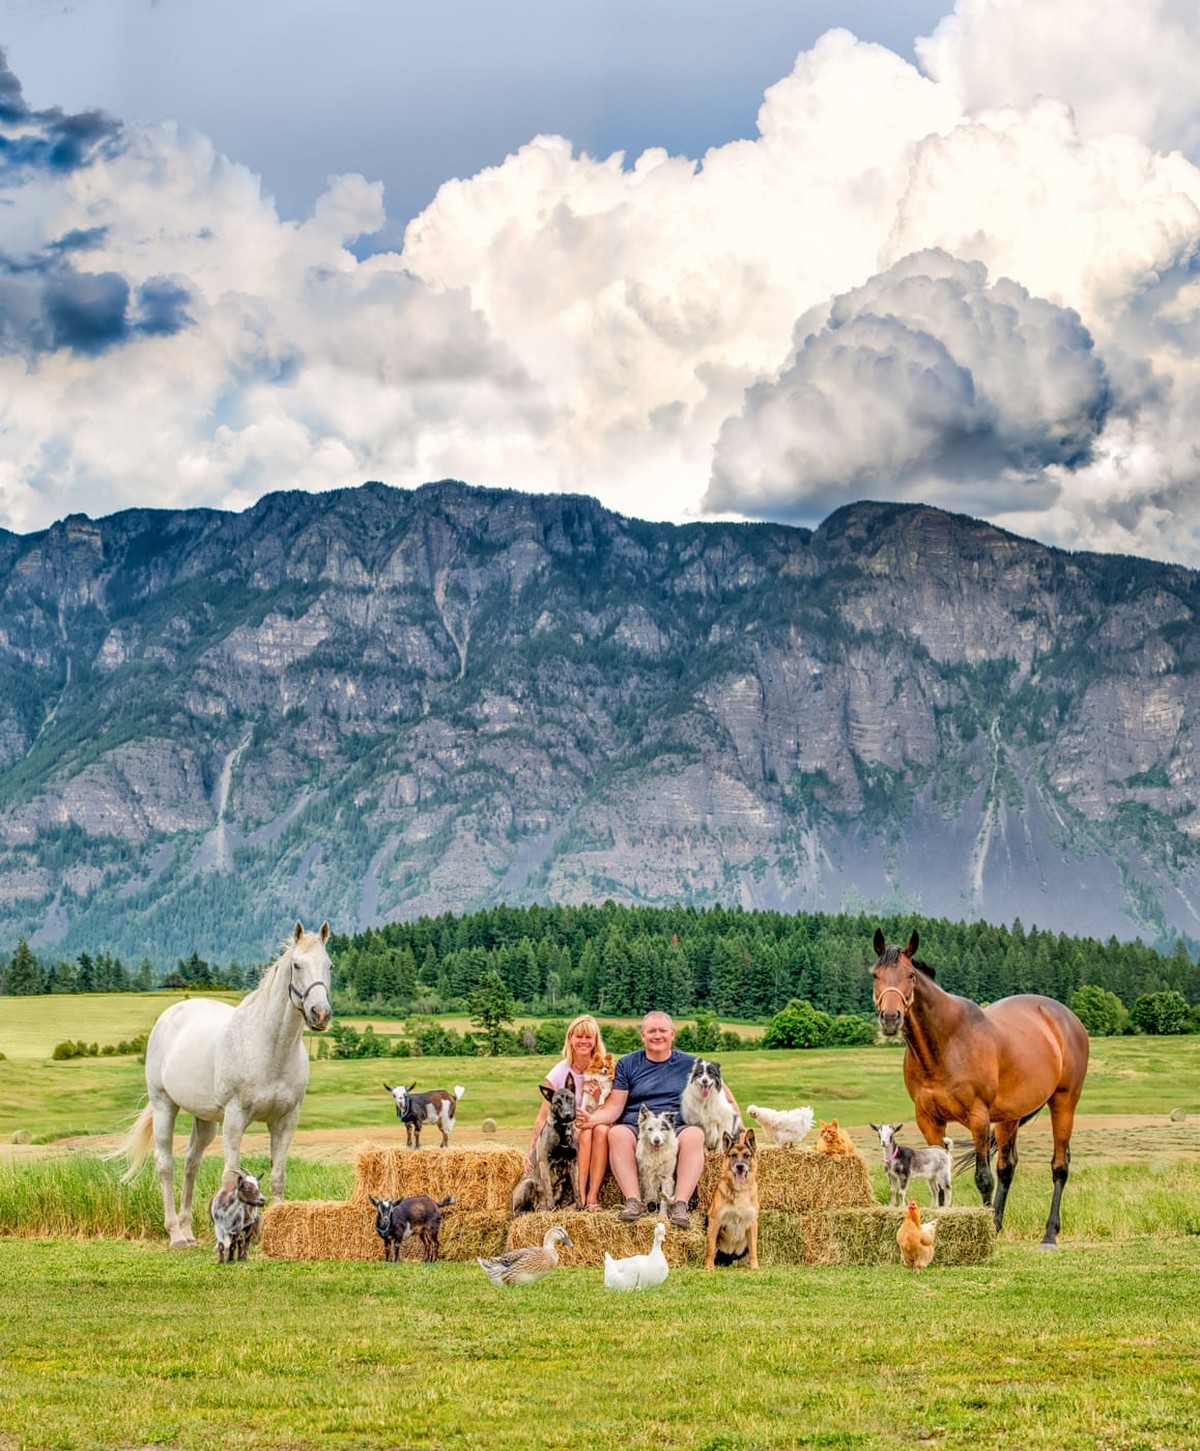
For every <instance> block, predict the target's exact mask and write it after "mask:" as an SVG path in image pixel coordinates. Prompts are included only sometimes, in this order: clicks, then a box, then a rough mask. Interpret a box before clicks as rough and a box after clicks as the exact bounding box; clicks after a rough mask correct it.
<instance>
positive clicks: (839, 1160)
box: [698, 1144, 875, 1214]
mask: <svg viewBox="0 0 1200 1451" xmlns="http://www.w3.org/2000/svg"><path fill="white" fill-rule="evenodd" d="M757 1157H758V1204H759V1208H760V1209H783V1210H787V1211H788V1212H789V1213H791V1214H807V1213H809V1212H810V1211H812V1210H814V1209H848V1208H851V1207H853V1206H859V1205H864V1206H865V1205H868V1204H874V1202H875V1194H874V1191H873V1190H872V1188H871V1176H870V1174H869V1173H868V1171H867V1165H866V1160H865V1159H863V1157H862V1155H861V1154H818V1153H817V1152H816V1151H815V1150H814V1149H793V1148H784V1147H783V1146H781V1145H779V1144H763V1145H761V1146H760V1147H759V1150H758V1155H757ZM723 1158H724V1156H723V1155H722V1154H718V1153H711V1154H706V1155H705V1160H704V1173H703V1174H701V1176H700V1183H699V1186H698V1192H699V1195H700V1204H701V1206H702V1207H706V1206H707V1205H708V1204H709V1202H710V1201H711V1199H712V1196H713V1191H714V1190H715V1189H716V1187H717V1182H718V1181H719V1179H720V1177H721V1166H722V1161H723Z"/></svg>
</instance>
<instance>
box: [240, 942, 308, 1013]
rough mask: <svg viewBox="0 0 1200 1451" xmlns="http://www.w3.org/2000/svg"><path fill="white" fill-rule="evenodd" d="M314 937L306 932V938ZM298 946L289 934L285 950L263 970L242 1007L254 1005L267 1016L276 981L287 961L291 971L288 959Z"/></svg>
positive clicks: (284, 946)
mask: <svg viewBox="0 0 1200 1451" xmlns="http://www.w3.org/2000/svg"><path fill="white" fill-rule="evenodd" d="M313 935H314V934H313V933H311V932H306V933H305V934H304V936H305V937H311V936H313ZM301 940H303V939H301ZM296 946H298V944H297V942H296V940H295V939H294V938H293V937H292V935H291V934H290V933H289V934H288V935H287V937H285V938H284V939H283V949H282V951H281V952H280V954H279V956H278V957H277V958H276V959H275V961H274V962H273V963H271V965H270V967H264V968H263V972H262V976H261V977H260V978H259V980H258V981H257V982H256V983H255V985H254V986H253V987H252V988H251V989H250V991H249V992H248V993H247V994H246V996H245V997H244V998H243V999H242V1002H241V1004H240V1006H246V1005H250V1004H252V1005H253V1006H254V1007H256V1008H257V1009H258V1010H259V1012H260V1013H262V1014H264V1015H265V1014H266V1011H267V1005H268V1004H269V1003H270V1001H271V989H272V988H273V987H274V986H275V982H276V979H277V978H278V977H279V974H280V972H281V971H282V969H283V964H284V962H285V960H286V961H287V962H288V971H289V972H290V971H291V966H292V965H291V962H290V960H288V959H290V957H291V953H292V949H293V948H294V947H296Z"/></svg>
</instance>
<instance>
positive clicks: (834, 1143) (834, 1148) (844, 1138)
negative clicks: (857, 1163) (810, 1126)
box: [813, 1119, 858, 1154]
mask: <svg viewBox="0 0 1200 1451" xmlns="http://www.w3.org/2000/svg"><path fill="white" fill-rule="evenodd" d="M813 1152H814V1153H817V1154H854V1153H857V1152H858V1150H857V1149H855V1147H854V1140H853V1139H852V1138H851V1137H850V1135H849V1134H848V1133H847V1132H846V1130H845V1129H839V1128H838V1121H837V1119H834V1120H833V1121H832V1122H830V1123H827V1124H824V1123H823V1124H822V1125H821V1126H820V1128H819V1130H818V1131H817V1142H816V1143H815V1144H814V1145H813Z"/></svg>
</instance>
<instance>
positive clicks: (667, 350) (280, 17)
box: [0, 0, 1200, 567]
mask: <svg viewBox="0 0 1200 1451" xmlns="http://www.w3.org/2000/svg"><path fill="white" fill-rule="evenodd" d="M0 48H2V49H3V64H2V65H0V527H3V528H7V529H10V530H15V531H18V532H29V531H33V530H38V529H42V528H45V527H47V526H48V525H49V524H51V523H52V522H53V521H55V520H57V519H60V518H62V517H63V516H65V515H67V514H70V513H79V512H83V513H88V514H90V515H92V516H93V517H96V516H99V515H103V514H108V513H112V512H114V511H116V510H119V509H124V508H129V507H135V506H154V507H169V508H184V507H191V506H209V507H218V508H228V509H242V508H245V507H248V506H249V505H250V504H252V503H253V502H254V501H255V500H256V499H258V498H259V497H261V495H263V494H265V493H269V492H273V491H276V490H280V489H290V488H302V489H309V490H313V491H320V490H326V489H331V488H341V487H345V486H348V485H350V486H352V485H355V484H358V483H361V482H363V481H364V480H367V479H380V480H383V481H384V482H387V483H391V484H395V485H398V486H415V485H417V484H420V483H423V482H426V481H429V480H433V479H440V478H447V477H453V478H460V479H463V480H465V481H466V482H468V483H473V484H484V485H495V486H503V487H512V488H520V489H526V490H532V491H538V492H548V491H556V490H566V491H569V492H573V493H587V494H591V495H594V496H595V497H597V498H599V499H600V500H601V501H602V502H603V503H604V504H605V505H607V506H608V507H610V508H613V509H616V510H619V511H620V512H622V513H625V514H629V515H634V516H638V517H642V518H649V519H661V520H673V521H676V522H684V521H691V520H703V519H716V518H733V519H767V520H777V521H782V522H786V523H795V524H804V525H815V524H817V523H819V521H820V520H821V519H822V518H824V517H826V516H827V515H828V514H829V513H830V512H832V510H834V509H836V508H837V507H839V506H840V505H842V504H844V503H848V502H851V501H853V500H856V499H863V498H871V499H891V500H906V501H921V502H925V503H930V504H934V505H937V506H939V507H942V508H947V509H952V510H955V511H958V512H963V513H968V514H972V515H975V516H976V517H981V518H986V519H990V520H992V521H993V522H995V523H996V524H999V525H1001V526H1003V527H1005V528H1008V529H1011V530H1014V531H1016V532H1017V533H1020V534H1024V535H1028V536H1031V537H1033V538H1036V539H1041V540H1043V541H1045V542H1046V543H1050V544H1055V545H1060V546H1063V547H1066V548H1082V549H1098V550H1105V551H1118V552H1124V553H1131V554H1139V555H1143V556H1148V557H1152V558H1156V559H1165V560H1176V561H1179V562H1182V563H1184V564H1188V565H1190V566H1193V567H1200V6H1197V5H1196V4H1195V0H1054V3H1049V0H957V3H956V4H954V5H953V8H951V0H910V3H906V0H841V3H832V0H829V3H824V0H507V3H506V4H504V5H497V4H495V3H494V0H491V3H488V0H443V3H441V4H440V5H437V6H432V5H417V4H415V3H413V0H340V3H339V4H338V5H337V6H331V5H329V4H328V3H327V0H286V3H284V0H238V3H233V0H205V3H204V4H197V3H195V0H65V3H64V0H53V3H49V0H0Z"/></svg>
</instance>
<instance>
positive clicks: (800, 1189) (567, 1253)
mask: <svg viewBox="0 0 1200 1451" xmlns="http://www.w3.org/2000/svg"><path fill="white" fill-rule="evenodd" d="M757 1157H758V1203H759V1230H758V1259H759V1264H760V1265H804V1264H830V1263H835V1262H838V1259H839V1253H838V1250H837V1248H836V1246H835V1245H834V1243H833V1241H832V1239H831V1228H830V1214H831V1212H833V1211H840V1210H847V1209H855V1210H859V1211H861V1210H862V1209H864V1208H866V1207H867V1206H870V1205H874V1203H875V1196H874V1194H873V1193H872V1191H871V1180H870V1176H869V1175H868V1173H867V1166H866V1163H865V1162H864V1160H863V1159H862V1156H861V1155H859V1154H818V1153H815V1152H814V1151H813V1150H811V1149H795V1148H782V1147H779V1146H776V1145H771V1144H767V1145H761V1146H760V1147H759V1150H758V1155H757ZM723 1164H724V1155H723V1154H720V1153H715V1152H714V1153H709V1154H706V1155H705V1160H704V1172H703V1173H702V1174H701V1176H700V1183H699V1184H698V1185H697V1188H696V1203H697V1206H698V1207H697V1209H696V1211H695V1213H693V1215H692V1228H691V1229H689V1230H686V1231H684V1230H678V1229H672V1230H671V1231H670V1233H669V1234H668V1235H667V1239H666V1243H665V1244H664V1245H663V1253H664V1254H665V1255H666V1257H667V1260H668V1263H670V1264H671V1265H672V1266H677V1265H703V1263H704V1259H705V1247H706V1230H707V1217H706V1210H707V1207H708V1205H709V1203H710V1202H711V1200H712V1197H713V1192H714V1190H715V1189H716V1187H717V1183H718V1181H719V1179H720V1177H721V1173H722V1167H723ZM624 1202H625V1200H624V1198H623V1196H622V1194H621V1191H620V1189H618V1187H617V1185H616V1184H615V1183H614V1182H613V1180H612V1179H611V1177H610V1178H608V1179H606V1180H605V1181H604V1187H603V1189H602V1191H601V1194H600V1203H601V1205H602V1207H603V1208H604V1209H605V1210H611V1211H615V1210H618V1209H620V1207H621V1205H623V1204H624ZM902 1218H903V1216H902V1215H898V1216H897V1217H896V1228H899V1226H900V1220H901V1219H902ZM556 1223H562V1224H564V1225H565V1226H566V1229H567V1232H568V1233H569V1234H570V1236H571V1238H572V1239H573V1240H574V1241H575V1248H574V1249H573V1250H569V1249H563V1250H561V1251H560V1252H559V1258H560V1260H561V1262H562V1263H563V1264H564V1265H571V1264H583V1265H594V1264H602V1263H603V1261H604V1254H605V1251H607V1252H608V1253H609V1254H611V1255H612V1256H613V1257H614V1258H616V1259H621V1258H623V1257H624V1256H626V1255H632V1254H644V1253H645V1252H646V1250H648V1249H649V1248H650V1242H651V1238H652V1235H653V1221H652V1220H650V1219H643V1220H640V1221H635V1222H634V1223H632V1224H626V1223H623V1222H622V1221H621V1220H620V1219H618V1218H617V1215H616V1214H615V1213H602V1214H568V1215H564V1214H561V1213H560V1214H557V1215H555V1214H523V1215H521V1216H520V1217H518V1218H516V1219H514V1220H513V1222H512V1226H511V1228H510V1230H509V1234H508V1247H509V1248H510V1249H518V1248H522V1247H524V1246H525V1245H531V1244H540V1243H541V1241H542V1236H543V1235H544V1234H545V1232H546V1230H547V1229H549V1227H550V1226H551V1225H552V1224H556ZM893 1248H895V1245H894V1243H893ZM895 1258H896V1259H899V1251H898V1250H896V1252H895ZM841 1262H843V1263H850V1261H849V1260H842V1261H841Z"/></svg>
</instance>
